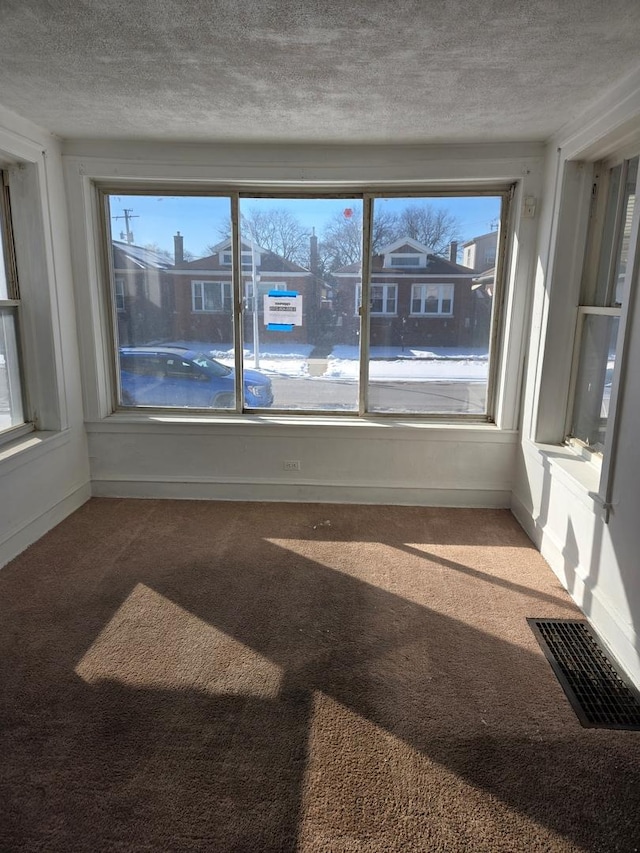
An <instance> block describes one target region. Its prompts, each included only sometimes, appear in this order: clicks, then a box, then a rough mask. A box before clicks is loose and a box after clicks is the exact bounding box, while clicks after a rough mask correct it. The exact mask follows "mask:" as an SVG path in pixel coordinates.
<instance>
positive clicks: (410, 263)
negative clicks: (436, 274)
mask: <svg viewBox="0 0 640 853" xmlns="http://www.w3.org/2000/svg"><path fill="white" fill-rule="evenodd" d="M423 258H424V255H405V254H402V255H391V257H390V260H391V266H392V267H420V266H424V263H423Z"/></svg>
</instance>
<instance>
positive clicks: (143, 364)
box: [108, 195, 235, 409]
mask: <svg viewBox="0 0 640 853" xmlns="http://www.w3.org/2000/svg"><path fill="white" fill-rule="evenodd" d="M108 201H109V215H110V220H111V231H112V235H113V240H112V247H111V248H112V258H113V273H114V282H113V283H112V288H113V303H114V307H115V309H116V310H115V323H116V337H117V344H118V347H119V357H120V361H119V364H120V385H121V399H120V403H121V404H122V405H124V406H153V407H170V408H199V409H200V408H235V371H234V370H233V366H234V364H233V363H234V355H233V353H234V343H233V314H232V307H233V306H232V298H231V295H232V292H233V291H232V267H231V265H230V259H231V255H232V249H231V242H232V241H231V202H230V199H229V198H228V197H215V196H212V197H202V196H162V197H158V196H150V195H128V196H122V195H119V196H116V195H111V196H109V199H108ZM202 358H204V362H203V365H201V366H197V362H198V359H202ZM206 359H215V361H214V362H213V363H208V362H207V361H206ZM218 362H222V363H223V364H224V366H223V365H222V364H218ZM229 368H231V369H229Z"/></svg>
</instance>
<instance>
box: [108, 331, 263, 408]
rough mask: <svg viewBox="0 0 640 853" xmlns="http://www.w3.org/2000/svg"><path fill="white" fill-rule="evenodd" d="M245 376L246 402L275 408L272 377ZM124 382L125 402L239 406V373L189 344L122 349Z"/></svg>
mask: <svg viewBox="0 0 640 853" xmlns="http://www.w3.org/2000/svg"><path fill="white" fill-rule="evenodd" d="M242 380H243V388H244V401H245V405H246V406H248V407H249V408H265V407H269V406H271V404H272V403H273V389H272V387H271V380H270V379H269V377H268V376H265V375H264V374H263V373H260V372H259V371H257V370H245V371H243V377H242ZM120 385H121V389H122V404H123V405H124V406H162V407H165V406H166V407H171V408H179V409H184V408H188V409H231V408H234V407H235V371H234V370H233V369H232V368H230V367H226V365H224V364H221V363H220V362H219V361H216V360H215V359H213V358H210V357H209V356H208V355H207V354H206V353H203V352H199V351H197V350H190V349H187V348H186V347H174V346H166V347H160V346H157V347H155V346H147V347H122V348H121V349H120Z"/></svg>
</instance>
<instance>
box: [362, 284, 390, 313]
mask: <svg viewBox="0 0 640 853" xmlns="http://www.w3.org/2000/svg"><path fill="white" fill-rule="evenodd" d="M361 303H362V287H361V285H358V287H357V289H356V313H358V309H359V307H360V305H361ZM369 304H370V305H371V309H370V311H371V314H395V313H396V310H397V305H398V285H397V284H372V285H371V288H370V291H369Z"/></svg>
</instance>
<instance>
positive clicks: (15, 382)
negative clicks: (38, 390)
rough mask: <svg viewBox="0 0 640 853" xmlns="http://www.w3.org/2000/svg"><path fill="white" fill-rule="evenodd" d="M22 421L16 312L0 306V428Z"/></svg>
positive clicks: (7, 427) (12, 425)
mask: <svg viewBox="0 0 640 853" xmlns="http://www.w3.org/2000/svg"><path fill="white" fill-rule="evenodd" d="M23 423H24V410H23V407H22V388H21V384H20V363H19V355H18V331H17V314H16V309H15V308H0V430H3V429H9V428H10V427H14V426H19V425H20V424H23Z"/></svg>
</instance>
